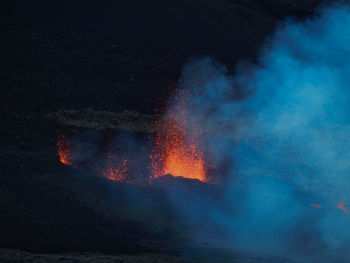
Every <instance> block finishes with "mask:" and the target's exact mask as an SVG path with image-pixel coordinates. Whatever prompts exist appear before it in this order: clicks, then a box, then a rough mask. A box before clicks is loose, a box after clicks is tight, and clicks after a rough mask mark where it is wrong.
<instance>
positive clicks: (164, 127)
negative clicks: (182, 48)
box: [151, 91, 208, 182]
mask: <svg viewBox="0 0 350 263" xmlns="http://www.w3.org/2000/svg"><path fill="white" fill-rule="evenodd" d="M183 94H184V93H183V91H182V93H181V94H180V95H179V96H177V97H176V99H177V101H176V106H175V107H174V109H173V110H172V111H168V112H167V113H168V114H167V115H166V118H165V119H164V120H163V121H161V122H159V123H156V124H157V125H156V139H155V146H154V149H153V153H152V155H151V159H152V169H153V170H152V174H153V177H155V178H157V177H160V176H164V175H166V174H171V175H173V176H175V177H180V176H181V177H184V178H189V179H197V180H200V181H201V182H207V181H208V178H207V173H206V166H205V161H204V154H203V152H202V151H201V150H200V148H199V143H198V142H199V139H198V137H197V136H196V133H195V132H196V129H193V132H191V133H189V132H188V131H186V129H185V127H186V125H185V122H186V108H185V101H184V100H183V99H178V98H183V97H182V95H183ZM197 132H198V131H197ZM197 134H198V133H197Z"/></svg>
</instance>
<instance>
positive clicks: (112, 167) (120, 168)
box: [103, 154, 128, 182]
mask: <svg viewBox="0 0 350 263" xmlns="http://www.w3.org/2000/svg"><path fill="white" fill-rule="evenodd" d="M107 158H108V159H107V164H108V167H107V168H106V170H105V172H103V175H104V176H105V177H106V178H108V179H109V180H112V181H118V182H124V181H126V180H127V177H128V169H127V165H126V163H127V160H126V159H123V160H122V162H117V161H113V159H112V158H111V155H110V154H107Z"/></svg>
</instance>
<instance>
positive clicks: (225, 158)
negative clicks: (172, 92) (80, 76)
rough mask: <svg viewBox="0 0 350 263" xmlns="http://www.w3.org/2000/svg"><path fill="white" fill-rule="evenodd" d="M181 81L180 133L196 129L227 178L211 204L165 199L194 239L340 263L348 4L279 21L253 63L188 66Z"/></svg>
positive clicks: (348, 126) (183, 197) (347, 256)
mask: <svg viewBox="0 0 350 263" xmlns="http://www.w3.org/2000/svg"><path fill="white" fill-rule="evenodd" d="M183 84H184V87H185V89H186V90H188V91H189V92H188V93H186V96H185V97H184V99H185V100H186V105H187V111H188V114H187V115H186V125H187V126H188V127H187V130H193V127H197V128H198V129H200V130H201V134H203V136H202V141H203V144H204V145H205V147H206V149H207V150H208V152H210V155H211V156H212V162H213V166H214V169H215V170H216V172H217V173H219V171H220V173H224V174H225V175H226V178H227V180H226V187H225V192H224V194H222V195H221V196H220V197H218V200H208V198H202V197H200V198H195V197H194V195H193V194H189V193H184V192H181V194H176V193H171V197H172V200H174V203H176V204H177V205H178V206H181V207H182V210H181V211H183V216H184V218H187V219H188V220H189V222H192V223H193V226H196V227H194V228H193V229H192V231H193V233H194V234H195V235H196V237H197V238H198V239H199V240H202V241H205V242H212V243H213V244H216V245H220V246H227V247H234V248H236V249H241V250H243V251H246V252H248V253H251V254H254V253H256V254H259V255H261V254H267V255H278V256H281V257H288V258H293V257H294V258H295V259H296V260H297V261H298V262H301V261H305V262H309V261H312V262H330V261H332V262H350V253H348V252H347V248H349V247H350V215H349V214H348V212H347V206H348V207H349V210H350V195H349V191H350V162H349V160H350V114H349V113H350V103H349V101H350V8H349V7H348V6H336V7H329V8H327V9H323V10H322V11H320V13H319V14H318V15H317V16H315V17H314V18H312V19H310V20H307V21H303V22H296V21H291V20H288V21H285V22H284V23H282V24H281V25H280V27H279V29H278V30H277V32H276V33H275V34H274V35H273V36H272V37H271V38H270V39H269V40H268V41H267V43H266V45H265V46H264V48H263V49H262V51H261V56H260V57H259V59H258V62H257V63H256V64H255V65H250V64H249V63H246V62H245V63H243V62H242V63H240V64H239V65H238V66H237V69H236V73H235V74H234V75H232V76H230V75H229V74H228V72H227V70H226V68H225V66H223V65H221V64H220V63H218V62H216V61H214V60H213V59H211V58H203V59H197V60H192V61H190V62H189V63H188V65H187V66H186V67H185V68H184V70H183ZM173 103H174V105H173V106H174V108H175V104H176V102H173ZM170 111H172V109H171V108H170ZM179 118H181V116H179ZM203 200H204V201H203ZM209 226H210V227H209ZM209 228H210V229H215V231H214V233H213V232H212V231H211V232H210V231H208V229H209Z"/></svg>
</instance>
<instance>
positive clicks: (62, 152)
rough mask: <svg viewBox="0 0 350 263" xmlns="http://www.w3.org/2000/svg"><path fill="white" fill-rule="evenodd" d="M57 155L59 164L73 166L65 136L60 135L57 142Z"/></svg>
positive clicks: (70, 150) (69, 147)
mask: <svg viewBox="0 0 350 263" xmlns="http://www.w3.org/2000/svg"><path fill="white" fill-rule="evenodd" d="M57 154H58V157H59V158H60V162H61V163H63V164H65V165H73V156H72V149H71V146H70V145H69V142H68V139H67V136H66V135H61V136H60V137H59V138H58V141H57Z"/></svg>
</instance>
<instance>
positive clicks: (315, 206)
mask: <svg viewBox="0 0 350 263" xmlns="http://www.w3.org/2000/svg"><path fill="white" fill-rule="evenodd" d="M310 206H311V207H314V208H322V206H321V205H319V204H310Z"/></svg>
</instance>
